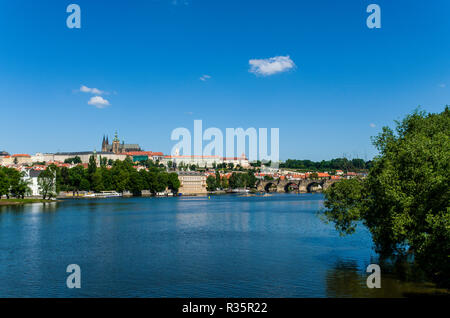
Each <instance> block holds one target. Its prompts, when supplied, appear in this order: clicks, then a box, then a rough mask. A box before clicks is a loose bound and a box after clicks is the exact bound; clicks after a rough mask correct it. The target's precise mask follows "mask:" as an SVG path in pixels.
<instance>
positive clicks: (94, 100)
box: [88, 96, 111, 108]
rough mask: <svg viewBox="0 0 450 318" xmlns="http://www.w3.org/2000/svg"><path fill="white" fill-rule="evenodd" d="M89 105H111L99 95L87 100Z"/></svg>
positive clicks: (99, 106)
mask: <svg viewBox="0 0 450 318" xmlns="http://www.w3.org/2000/svg"><path fill="white" fill-rule="evenodd" d="M88 104H89V105H92V106H95V107H97V108H105V107H108V106H109V105H111V104H110V103H109V101H108V100H106V99H104V98H103V97H101V96H93V97H91V99H89V101H88Z"/></svg>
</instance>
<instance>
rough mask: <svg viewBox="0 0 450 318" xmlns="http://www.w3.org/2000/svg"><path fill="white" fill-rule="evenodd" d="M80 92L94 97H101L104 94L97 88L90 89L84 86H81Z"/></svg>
mask: <svg viewBox="0 0 450 318" xmlns="http://www.w3.org/2000/svg"><path fill="white" fill-rule="evenodd" d="M80 92H82V93H91V94H95V95H102V94H105V93H106V92H104V91H101V90H99V89H98V88H90V87H87V86H85V85H81V87H80Z"/></svg>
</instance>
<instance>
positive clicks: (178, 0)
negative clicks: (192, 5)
mask: <svg viewBox="0 0 450 318" xmlns="http://www.w3.org/2000/svg"><path fill="white" fill-rule="evenodd" d="M171 3H172V4H173V5H174V6H177V5H185V6H187V5H189V1H188V0H171Z"/></svg>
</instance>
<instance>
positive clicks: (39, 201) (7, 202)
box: [0, 199, 56, 206]
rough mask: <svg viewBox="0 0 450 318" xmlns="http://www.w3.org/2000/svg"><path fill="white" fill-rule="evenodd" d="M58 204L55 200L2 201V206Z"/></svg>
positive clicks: (0, 204)
mask: <svg viewBox="0 0 450 318" xmlns="http://www.w3.org/2000/svg"><path fill="white" fill-rule="evenodd" d="M50 202H56V201H55V200H43V199H0V206H4V205H22V204H29V203H50Z"/></svg>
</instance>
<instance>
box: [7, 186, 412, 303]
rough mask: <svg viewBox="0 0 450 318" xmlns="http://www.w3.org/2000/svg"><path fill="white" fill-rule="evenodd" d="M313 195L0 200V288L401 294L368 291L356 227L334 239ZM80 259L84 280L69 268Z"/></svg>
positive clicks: (363, 246) (393, 287)
mask: <svg viewBox="0 0 450 318" xmlns="http://www.w3.org/2000/svg"><path fill="white" fill-rule="evenodd" d="M322 204H323V196H322V195H321V194H300V195H295V194H276V195H272V196H265V197H261V196H257V197H256V196H255V197H252V196H250V197H242V196H234V195H233V196H229V195H228V196H215V197H211V198H210V199H208V197H190V198H189V197H184V198H129V199H121V198H114V199H103V200H67V201H64V202H59V203H52V204H46V205H42V204H32V205H25V206H9V207H6V206H4V207H0V297H24V296H25V297H351V296H364V297H366V296H369V297H370V296H393V297H398V296H402V292H403V291H404V289H405V286H404V284H401V283H400V282H399V281H398V280H397V279H396V278H395V277H388V278H383V280H382V288H381V290H376V291H375V290H368V289H367V287H366V285H365V279H366V277H367V275H368V274H366V273H365V268H366V266H367V265H368V264H370V263H371V262H374V260H375V259H376V254H375V253H374V251H373V249H372V242H371V239H370V235H369V233H368V232H367V230H366V229H365V228H364V227H359V228H358V230H357V232H356V234H354V235H351V236H348V237H340V236H339V234H338V233H337V232H336V230H335V229H334V226H333V225H331V224H325V223H323V222H322V221H321V220H320V218H319V217H318V215H317V212H318V211H319V209H321V207H322ZM74 263H75V264H78V265H80V267H81V277H82V279H81V281H82V283H81V284H82V286H81V287H82V288H81V289H68V288H67V287H66V278H67V276H68V275H69V274H67V273H66V267H67V265H69V264H74Z"/></svg>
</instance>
